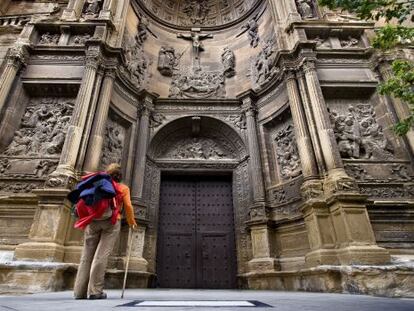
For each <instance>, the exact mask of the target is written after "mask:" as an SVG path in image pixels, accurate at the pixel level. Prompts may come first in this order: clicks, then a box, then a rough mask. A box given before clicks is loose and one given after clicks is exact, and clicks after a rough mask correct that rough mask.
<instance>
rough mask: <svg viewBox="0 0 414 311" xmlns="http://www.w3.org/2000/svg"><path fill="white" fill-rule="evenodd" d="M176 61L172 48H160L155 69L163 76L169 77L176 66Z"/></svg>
mask: <svg viewBox="0 0 414 311" xmlns="http://www.w3.org/2000/svg"><path fill="white" fill-rule="evenodd" d="M177 60H178V59H177V56H176V55H175V49H174V48H172V47H165V46H162V47H161V49H160V51H159V52H158V66H157V69H158V70H159V72H160V73H161V74H162V75H163V76H167V77H171V76H172V74H173V71H174V69H175V67H176V65H177Z"/></svg>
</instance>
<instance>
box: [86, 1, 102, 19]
mask: <svg viewBox="0 0 414 311" xmlns="http://www.w3.org/2000/svg"><path fill="white" fill-rule="evenodd" d="M101 5H102V1H101V0H87V1H86V2H85V6H84V9H83V14H84V15H87V16H91V17H96V16H98V14H99V12H100V11H101Z"/></svg>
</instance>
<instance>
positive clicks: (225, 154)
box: [148, 116, 247, 162]
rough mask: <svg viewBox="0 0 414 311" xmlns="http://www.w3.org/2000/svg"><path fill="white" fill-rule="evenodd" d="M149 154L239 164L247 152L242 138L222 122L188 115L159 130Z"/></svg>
mask: <svg viewBox="0 0 414 311" xmlns="http://www.w3.org/2000/svg"><path fill="white" fill-rule="evenodd" d="M148 155H149V156H150V157H151V158H152V159H175V160H233V161H237V162H238V161H240V160H242V159H243V158H245V157H246V155H247V151H246V145H245V143H244V141H243V139H242V137H241V136H240V135H239V134H238V133H237V132H236V131H235V130H234V129H233V128H232V127H230V126H229V125H228V124H226V123H225V122H223V121H222V120H219V119H216V118H213V117H207V116H187V117H182V118H179V119H175V120H173V121H171V122H169V123H167V124H166V125H164V126H163V127H162V128H161V129H159V130H158V131H157V133H156V134H155V136H154V137H153V138H152V140H151V142H150V145H149V149H148Z"/></svg>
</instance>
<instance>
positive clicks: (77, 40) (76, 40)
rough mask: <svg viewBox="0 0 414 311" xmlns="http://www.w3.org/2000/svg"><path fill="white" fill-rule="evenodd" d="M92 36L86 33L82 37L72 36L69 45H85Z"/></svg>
mask: <svg viewBox="0 0 414 311" xmlns="http://www.w3.org/2000/svg"><path fill="white" fill-rule="evenodd" d="M91 37H92V36H91V35H90V34H88V33H85V34H82V35H74V36H72V37H71V38H70V41H69V44H71V45H85V43H86V41H88V40H89V39H90V38H91Z"/></svg>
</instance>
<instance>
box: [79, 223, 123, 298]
mask: <svg viewBox="0 0 414 311" xmlns="http://www.w3.org/2000/svg"><path fill="white" fill-rule="evenodd" d="M120 228H121V222H120V221H117V222H116V224H115V225H112V223H111V220H110V219H107V220H95V221H92V222H91V223H90V224H89V225H88V226H87V227H86V229H85V242H84V246H83V252H82V257H81V260H80V264H79V268H78V273H77V275H76V281H75V286H74V295H75V297H76V298H86V297H87V295H98V294H101V293H102V292H103V287H104V278H105V270H106V266H107V264H108V257H109V255H110V254H111V252H112V249H113V247H114V244H115V241H116V239H117V238H118V236H119V231H120Z"/></svg>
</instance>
